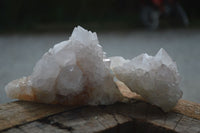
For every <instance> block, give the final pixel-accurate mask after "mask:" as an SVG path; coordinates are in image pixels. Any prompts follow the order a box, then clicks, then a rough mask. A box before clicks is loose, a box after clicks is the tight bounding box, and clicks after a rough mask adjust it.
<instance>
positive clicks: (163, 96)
mask: <svg viewBox="0 0 200 133" xmlns="http://www.w3.org/2000/svg"><path fill="white" fill-rule="evenodd" d="M110 59H111V68H112V69H113V71H114V73H115V74H116V76H117V78H118V79H119V80H120V81H122V82H124V83H125V84H126V85H127V86H128V87H129V88H130V89H131V90H132V91H133V92H136V93H137V94H140V95H141V96H142V97H143V98H144V99H146V100H147V101H148V102H150V103H152V104H154V105H157V106H159V107H161V108H162V109H163V110H164V111H169V110H170V109H171V108H173V107H174V106H175V105H176V103H177V102H178V100H179V99H180V98H181V96H182V91H181V90H180V89H179V82H180V77H179V73H178V70H177V66H176V63H175V62H173V61H172V59H171V58H170V56H169V55H168V54H167V52H166V51H165V50H164V49H160V50H159V52H158V53H157V54H156V55H155V56H149V55H148V54H146V53H145V54H141V55H139V56H137V57H135V58H133V59H132V60H126V59H124V58H123V57H120V56H117V57H111V58H110Z"/></svg>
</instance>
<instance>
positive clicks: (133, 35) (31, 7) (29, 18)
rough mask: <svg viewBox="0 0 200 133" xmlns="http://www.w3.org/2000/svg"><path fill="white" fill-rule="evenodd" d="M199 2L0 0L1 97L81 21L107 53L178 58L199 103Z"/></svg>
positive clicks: (186, 86)
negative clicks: (164, 53) (164, 54)
mask: <svg viewBox="0 0 200 133" xmlns="http://www.w3.org/2000/svg"><path fill="white" fill-rule="evenodd" d="M199 13H200V8H199V5H198V1H188V0H180V1H177V0H101V1H94V0H73V1H70V0H56V1H55V0H43V1H39V0H28V1H27V0H0V103H6V102H9V101H11V99H9V98H7V96H6V94H5V91H4V86H5V85H6V84H7V83H8V82H9V81H11V80H14V79H17V78H20V77H22V76H27V75H30V74H31V72H32V69H33V67H34V65H35V63H36V62H37V60H39V59H40V58H41V56H42V55H43V54H44V52H46V51H47V50H48V49H49V48H51V47H53V45H54V44H56V43H58V42H61V41H63V40H67V39H68V38H69V36H70V34H71V32H72V30H73V28H74V27H75V26H77V25H80V26H82V27H84V28H86V29H89V30H91V31H95V32H97V35H98V37H99V41H100V44H101V45H102V46H103V48H104V51H106V52H107V53H108V54H107V55H108V56H116V55H121V56H124V57H125V58H133V57H135V56H137V55H139V54H141V53H145V52H146V53H148V54H150V55H155V54H156V52H157V51H158V50H159V49H160V48H164V49H165V50H166V51H167V52H168V53H169V55H170V56H171V57H172V58H173V59H174V61H176V62H177V65H178V68H179V72H180V74H181V77H182V81H181V89H182V90H183V93H184V95H183V99H186V100H190V101H194V102H198V103H200V96H199V94H200V75H199V73H200V62H199V60H200V52H199V51H200V44H199V42H200V29H199V28H200V17H199V15H200V14H199Z"/></svg>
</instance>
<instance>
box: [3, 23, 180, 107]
mask: <svg viewBox="0 0 200 133" xmlns="http://www.w3.org/2000/svg"><path fill="white" fill-rule="evenodd" d="M110 59H111V61H110ZM110 59H107V58H106V55H105V52H103V50H102V47H101V46H100V45H99V42H98V39H97V35H96V33H92V32H91V31H87V30H85V29H83V28H82V27H80V26H78V27H76V28H74V30H73V33H72V35H71V37H70V38H69V40H68V41H63V42H61V43H59V44H56V45H55V46H54V47H53V48H51V49H49V51H48V52H46V53H45V54H44V55H43V56H42V58H41V59H40V60H39V61H38V62H37V64H36V65H35V67H34V70H33V73H32V74H31V75H30V76H28V77H23V78H21V79H18V80H14V81H12V82H10V83H9V84H8V85H7V86H6V87H5V90H6V93H7V95H8V96H9V97H11V98H15V99H21V100H29V101H37V102H43V103H54V104H55V103H59V104H66V105H74V104H90V105H98V104H112V103H114V102H116V101H121V100H122V94H121V93H120V91H119V89H118V88H117V86H116V84H115V82H117V80H115V82H114V79H116V77H117V79H118V80H120V81H122V82H124V83H125V84H126V85H127V86H128V87H129V88H130V89H131V90H132V91H134V92H136V93H138V94H140V95H141V96H142V97H143V98H145V99H146V100H147V101H148V102H150V103H152V104H154V105H157V106H159V107H161V108H162V109H163V110H164V111H169V110H170V109H171V108H172V107H174V106H175V105H176V103H177V102H178V100H179V99H180V98H181V96H182V91H181V90H180V89H179V73H178V71H177V66H176V63H175V62H173V61H172V59H171V58H170V57H169V55H168V54H167V53H166V52H165V50H164V49H161V50H160V51H159V52H158V53H157V54H156V55H155V56H149V55H148V54H142V55H139V56H137V57H135V58H133V59H132V60H125V59H124V58H123V57H120V56H119V57H111V58H110ZM110 63H111V64H110ZM113 72H114V73H113ZM115 76H116V77H115Z"/></svg>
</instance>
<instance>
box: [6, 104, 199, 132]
mask: <svg viewBox="0 0 200 133" xmlns="http://www.w3.org/2000/svg"><path fill="white" fill-rule="evenodd" d="M50 129H51V130H50ZM13 130H14V131H15V130H16V131H20V132H35V131H37V132H44V133H48V132H50V133H51V132H61V133H62V132H73V133H81V132H83V133H84V132H119V133H123V132H133V131H135V132H145V133H151V132H162V133H163V132H164V133H165V132H167V133H175V132H176V133H177V132H178V133H184V132H185V133H186V132H187V133H190V132H191V133H199V132H200V120H197V119H193V118H191V117H187V116H184V115H183V114H179V113H175V112H169V113H164V112H163V111H161V110H160V109H159V108H157V107H155V106H152V105H150V104H148V103H145V102H142V101H135V102H134V103H116V104H114V105H109V106H85V107H83V108H76V109H72V110H68V111H65V112H62V113H58V114H55V115H51V116H49V117H45V118H43V119H40V120H37V121H34V122H30V123H27V124H23V125H20V126H17V127H14V128H10V129H7V130H4V131H3V133H9V132H12V131H13Z"/></svg>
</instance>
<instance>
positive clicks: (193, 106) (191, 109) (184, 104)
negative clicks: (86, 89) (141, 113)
mask: <svg viewBox="0 0 200 133" xmlns="http://www.w3.org/2000/svg"><path fill="white" fill-rule="evenodd" d="M117 85H118V87H119V89H120V91H121V93H122V94H123V95H124V96H125V97H127V98H129V99H136V100H141V101H145V99H144V98H142V97H141V96H140V95H138V94H136V93H133V92H131V91H130V90H129V88H128V87H127V86H126V85H125V84H124V83H122V82H117ZM172 111H173V112H177V113H180V114H183V115H185V116H188V117H192V118H195V119H199V120H200V104H199V103H194V102H190V101H186V100H183V99H180V100H179V102H178V103H177V105H176V106H175V107H174V109H172Z"/></svg>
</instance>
